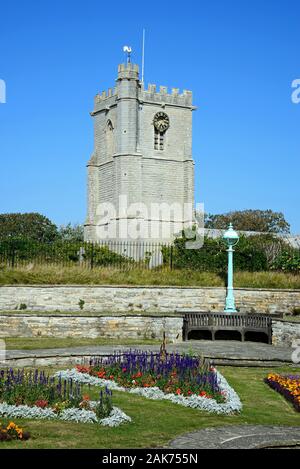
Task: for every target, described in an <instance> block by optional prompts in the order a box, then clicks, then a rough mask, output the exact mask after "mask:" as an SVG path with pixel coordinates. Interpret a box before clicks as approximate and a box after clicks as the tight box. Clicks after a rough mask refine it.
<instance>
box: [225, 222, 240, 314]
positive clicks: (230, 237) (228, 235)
mask: <svg viewBox="0 0 300 469" xmlns="http://www.w3.org/2000/svg"><path fill="white" fill-rule="evenodd" d="M223 239H224V241H226V243H227V246H228V249H227V252H228V273H227V278H228V280H227V295H226V301H225V309H224V313H236V312H237V310H236V308H235V302H234V293H233V252H234V249H233V247H234V246H236V245H237V243H238V242H239V235H238V234H237V232H236V231H234V229H233V226H232V223H230V225H229V227H228V230H227V231H226V232H225V233H224V235H223Z"/></svg>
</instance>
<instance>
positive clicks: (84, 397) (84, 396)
mask: <svg viewBox="0 0 300 469" xmlns="http://www.w3.org/2000/svg"><path fill="white" fill-rule="evenodd" d="M82 399H83V400H84V401H89V400H90V396H89V395H88V394H84V395H83V396H82Z"/></svg>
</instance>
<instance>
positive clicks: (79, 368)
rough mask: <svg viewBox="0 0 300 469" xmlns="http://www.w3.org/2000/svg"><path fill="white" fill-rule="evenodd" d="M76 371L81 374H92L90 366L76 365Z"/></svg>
mask: <svg viewBox="0 0 300 469" xmlns="http://www.w3.org/2000/svg"><path fill="white" fill-rule="evenodd" d="M76 369H77V371H78V372H79V373H90V371H91V367H90V366H83V365H76Z"/></svg>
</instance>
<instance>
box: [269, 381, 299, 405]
mask: <svg viewBox="0 0 300 469" xmlns="http://www.w3.org/2000/svg"><path fill="white" fill-rule="evenodd" d="M265 383H267V384H268V385H269V386H270V387H271V388H272V389H274V390H275V391H277V392H279V393H280V394H282V395H283V396H284V397H285V398H286V399H287V400H289V401H290V402H292V404H293V406H294V408H295V409H296V411H298V412H300V375H279V374H276V373H270V374H269V375H268V376H267V378H265Z"/></svg>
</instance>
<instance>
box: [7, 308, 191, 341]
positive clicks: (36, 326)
mask: <svg viewBox="0 0 300 469" xmlns="http://www.w3.org/2000/svg"><path fill="white" fill-rule="evenodd" d="M182 327H183V319H182V317H181V316H179V317H153V316H147V317H145V316H132V317H130V316H119V317H116V316H115V317H113V316H100V317H99V316H98V317H91V316H90V317H87V316H71V315H68V316H49V315H44V316H29V315H26V314H23V313H18V314H15V315H5V316H0V338H4V339H5V338H8V337H55V338H67V337H72V338H98V337H99V338H101V337H102V338H114V339H137V340H139V339H140V340H142V339H159V340H161V339H162V337H163V332H164V331H165V332H166V336H167V339H168V340H169V341H170V342H177V341H178V342H181V341H182Z"/></svg>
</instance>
